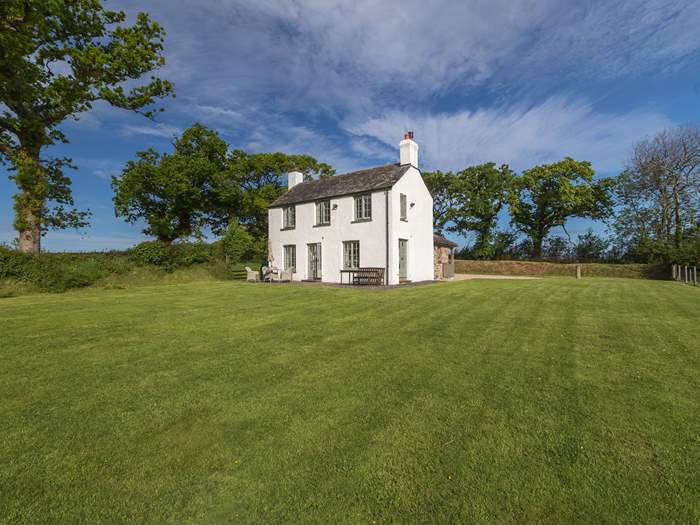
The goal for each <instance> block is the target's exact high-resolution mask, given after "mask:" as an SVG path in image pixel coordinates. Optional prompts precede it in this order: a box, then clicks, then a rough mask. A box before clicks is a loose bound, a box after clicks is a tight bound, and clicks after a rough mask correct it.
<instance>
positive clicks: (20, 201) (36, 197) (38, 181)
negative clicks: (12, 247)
mask: <svg viewBox="0 0 700 525" xmlns="http://www.w3.org/2000/svg"><path fill="white" fill-rule="evenodd" d="M39 151H40V148H33V149H32V150H30V151H27V150H26V149H20V150H19V151H18V152H17V153H16V154H15V155H14V158H13V159H12V161H13V164H14V165H15V168H16V173H17V174H16V175H15V176H14V179H15V182H16V183H17V187H18V188H19V190H20V192H19V194H17V195H16V196H15V206H14V208H15V229H16V230H17V233H18V237H19V239H18V240H19V250H20V251H21V252H24V253H39V252H40V251H41V227H42V224H41V217H42V213H43V211H44V206H45V205H46V193H47V191H48V184H47V183H46V181H45V174H44V172H43V169H42V167H41V164H40V162H39Z"/></svg>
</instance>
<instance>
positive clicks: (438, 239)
mask: <svg viewBox="0 0 700 525" xmlns="http://www.w3.org/2000/svg"><path fill="white" fill-rule="evenodd" d="M433 244H435V245H437V246H447V247H448V248H456V247H457V246H458V244H457V243H456V242H452V241H451V240H449V239H446V238H445V237H443V236H442V235H438V234H437V233H433Z"/></svg>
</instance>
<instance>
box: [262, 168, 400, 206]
mask: <svg viewBox="0 0 700 525" xmlns="http://www.w3.org/2000/svg"><path fill="white" fill-rule="evenodd" d="M410 167H411V166H410V165H408V164H407V165H404V166H401V165H400V164H387V165H386V166H379V167H378V168H369V169H365V170H359V171H352V172H350V173H343V174H342V175H336V176H333V177H327V178H324V179H316V180H310V181H307V182H302V183H301V184H297V185H296V186H294V187H293V188H292V189H291V190H289V191H288V192H287V193H285V194H284V195H282V196H281V197H279V198H278V199H277V200H275V201H274V202H273V203H272V204H270V206H269V207H270V208H276V207H279V206H287V205H289V204H299V203H301V202H308V201H315V200H318V199H327V198H330V197H340V196H341V195H350V194H353V193H361V192H365V191H375V190H383V189H386V188H391V187H392V186H393V185H394V184H396V183H397V182H398V180H399V179H400V178H401V177H402V176H403V174H404V173H406V172H407V171H408V170H409V169H410Z"/></svg>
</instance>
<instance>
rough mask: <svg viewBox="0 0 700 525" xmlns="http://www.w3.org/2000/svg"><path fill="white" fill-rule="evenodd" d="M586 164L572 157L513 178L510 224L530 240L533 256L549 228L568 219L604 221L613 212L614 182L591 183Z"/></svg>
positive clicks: (536, 255) (538, 253) (538, 254)
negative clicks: (580, 218)
mask: <svg viewBox="0 0 700 525" xmlns="http://www.w3.org/2000/svg"><path fill="white" fill-rule="evenodd" d="M594 175H595V173H594V171H593V168H592V167H591V163H590V162H588V161H577V160H574V159H572V158H571V157H566V158H565V159H564V160H561V161H559V162H555V163H552V164H543V165H541V166H535V167H534V168H531V169H529V170H526V171H524V172H523V174H522V175H521V176H520V177H516V178H515V180H514V184H513V190H512V191H511V194H510V212H511V220H512V222H513V225H514V226H515V227H516V228H517V229H518V230H520V231H521V232H522V233H524V234H525V235H527V236H528V237H529V238H530V239H531V241H532V249H533V253H532V255H533V257H534V258H536V259H539V258H541V257H542V243H543V241H544V239H545V238H546V237H547V235H548V234H549V232H550V231H551V230H552V228H554V227H556V226H561V227H565V223H566V221H567V219H569V218H571V217H585V218H589V219H605V218H607V217H609V216H610V214H611V212H612V199H611V196H610V192H611V188H612V185H613V181H612V180H611V179H599V180H597V181H594V180H593V178H594Z"/></svg>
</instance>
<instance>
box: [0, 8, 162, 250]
mask: <svg viewBox="0 0 700 525" xmlns="http://www.w3.org/2000/svg"><path fill="white" fill-rule="evenodd" d="M125 20H126V15H125V13H123V12H121V11H109V10H106V9H104V8H103V6H102V5H101V2H100V1H99V0H3V1H2V2H0V103H1V104H0V110H1V111H2V113H1V114H0V157H1V160H2V161H4V162H9V163H10V169H11V171H12V175H11V179H13V180H14V182H15V183H16V184H17V188H18V193H17V194H16V195H15V196H14V201H15V228H16V229H17V231H18V235H19V248H20V250H22V251H24V252H32V253H36V252H39V251H40V249H41V236H42V235H43V234H44V233H45V232H46V229H47V228H67V227H79V226H82V225H84V224H86V218H87V214H86V212H81V211H78V210H76V209H74V208H72V206H73V198H72V195H71V189H70V183H71V181H70V178H69V177H67V176H66V175H65V174H64V169H65V168H66V167H70V166H72V163H71V161H70V159H66V158H60V159H57V158H50V157H47V156H45V155H44V150H45V148H46V147H47V146H51V145H52V144H55V143H57V142H64V143H65V142H67V141H68V139H67V137H66V136H65V135H64V134H63V132H62V131H61V130H60V125H61V123H63V122H64V121H65V120H66V119H67V118H69V117H75V116H77V115H79V114H80V113H83V112H85V111H88V110H90V109H91V108H92V106H93V104H94V103H95V102H96V101H99V100H102V101H105V102H107V103H109V104H111V105H112V106H115V107H119V108H123V109H127V110H131V111H135V112H139V113H142V114H143V115H146V116H148V117H150V116H152V115H153V113H154V111H155V110H154V109H153V106H152V105H153V104H154V103H155V102H156V100H157V99H159V98H161V97H164V96H167V95H168V94H170V93H171V91H172V85H171V84H170V83H169V82H168V81H166V80H161V79H159V78H155V77H150V78H149V79H148V80H147V81H146V82H145V83H141V84H140V85H139V84H136V83H134V82H133V81H134V80H136V79H139V78H141V77H142V76H143V75H144V74H145V73H147V72H149V71H152V70H154V69H157V68H159V67H161V66H162V65H163V64H164V58H163V55H162V51H163V35H164V33H163V30H162V28H161V27H160V26H159V25H158V24H157V23H155V22H153V21H151V20H150V19H149V17H148V16H147V15H146V14H144V13H139V14H138V15H137V16H136V18H135V21H134V23H133V24H132V25H126V24H124V22H125Z"/></svg>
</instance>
